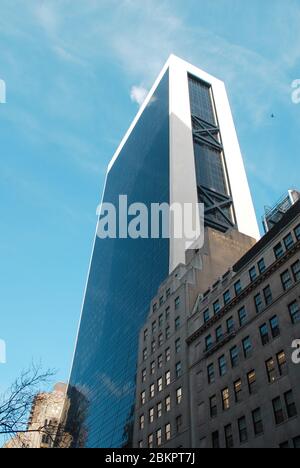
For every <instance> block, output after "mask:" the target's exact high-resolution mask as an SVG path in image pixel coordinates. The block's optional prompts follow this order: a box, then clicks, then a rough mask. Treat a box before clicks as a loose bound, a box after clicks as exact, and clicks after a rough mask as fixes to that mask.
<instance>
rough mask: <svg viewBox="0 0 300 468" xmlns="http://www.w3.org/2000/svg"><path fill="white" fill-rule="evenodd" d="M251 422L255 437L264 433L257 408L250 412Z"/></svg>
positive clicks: (259, 411)
mask: <svg viewBox="0 0 300 468" xmlns="http://www.w3.org/2000/svg"><path fill="white" fill-rule="evenodd" d="M252 420H253V428H254V433H255V435H256V436H259V435H261V434H263V432H264V425H263V421H262V417H261V410H260V408H257V409H256V410H255V411H253V412H252Z"/></svg>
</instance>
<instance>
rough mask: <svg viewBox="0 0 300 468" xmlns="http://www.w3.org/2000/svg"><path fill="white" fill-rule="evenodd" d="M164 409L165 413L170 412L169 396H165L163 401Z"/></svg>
mask: <svg viewBox="0 0 300 468" xmlns="http://www.w3.org/2000/svg"><path fill="white" fill-rule="evenodd" d="M165 408H166V412H167V413H169V412H170V411H171V397H170V396H167V398H166V400H165Z"/></svg>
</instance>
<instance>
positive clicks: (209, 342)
mask: <svg viewBox="0 0 300 468" xmlns="http://www.w3.org/2000/svg"><path fill="white" fill-rule="evenodd" d="M205 346H206V351H209V350H210V349H211V348H212V346H213V339H212V336H211V335H208V336H207V337H206V338H205Z"/></svg>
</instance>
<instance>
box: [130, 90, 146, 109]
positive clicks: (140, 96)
mask: <svg viewBox="0 0 300 468" xmlns="http://www.w3.org/2000/svg"><path fill="white" fill-rule="evenodd" d="M147 94H148V91H147V89H146V88H144V87H143V86H132V88H131V91H130V97H131V100H132V102H136V103H137V104H138V105H139V106H141V105H142V104H143V102H144V101H145V99H146V97H147Z"/></svg>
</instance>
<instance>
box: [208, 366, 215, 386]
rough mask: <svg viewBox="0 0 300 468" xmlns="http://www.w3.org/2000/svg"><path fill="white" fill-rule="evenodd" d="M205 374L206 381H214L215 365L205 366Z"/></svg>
mask: <svg viewBox="0 0 300 468" xmlns="http://www.w3.org/2000/svg"><path fill="white" fill-rule="evenodd" d="M207 376H208V383H209V384H212V383H214V382H215V366H214V365H213V364H210V365H209V366H208V367H207Z"/></svg>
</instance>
